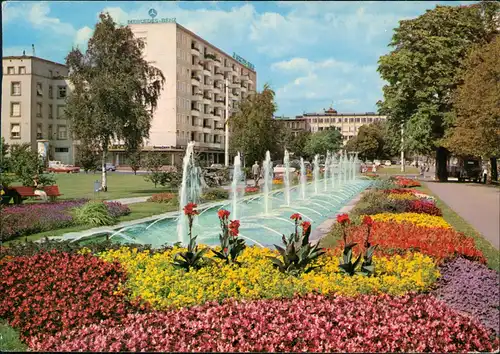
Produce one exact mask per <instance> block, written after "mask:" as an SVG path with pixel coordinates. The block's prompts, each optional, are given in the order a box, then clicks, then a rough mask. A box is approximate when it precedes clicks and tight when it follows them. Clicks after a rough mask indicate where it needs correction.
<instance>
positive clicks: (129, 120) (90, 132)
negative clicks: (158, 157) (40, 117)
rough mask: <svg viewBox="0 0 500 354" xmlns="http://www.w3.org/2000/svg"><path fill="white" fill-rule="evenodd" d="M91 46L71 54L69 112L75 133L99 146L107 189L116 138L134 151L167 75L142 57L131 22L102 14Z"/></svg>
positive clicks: (144, 134) (146, 130)
mask: <svg viewBox="0 0 500 354" xmlns="http://www.w3.org/2000/svg"><path fill="white" fill-rule="evenodd" d="M99 18H100V21H99V22H98V23H97V24H96V27H95V30H94V34H93V36H92V37H91V38H90V40H89V42H88V49H87V51H86V52H85V53H82V52H81V51H80V50H79V49H78V48H76V49H73V50H72V51H71V52H70V53H69V54H68V56H67V58H66V63H67V65H68V68H69V80H70V82H71V84H72V86H73V87H72V90H71V92H70V94H69V97H68V100H67V105H66V115H67V118H68V119H69V121H70V123H71V125H70V128H71V132H72V134H73V135H74V138H75V139H77V140H81V141H84V142H89V143H91V144H92V145H96V146H98V147H99V152H100V154H101V164H102V182H101V184H102V188H103V190H104V191H107V180H106V168H105V164H106V157H107V154H108V150H109V146H110V144H111V142H112V141H113V140H115V141H117V140H118V141H123V143H124V145H125V146H126V147H127V149H128V150H130V151H135V150H136V149H137V148H138V147H139V146H140V144H141V143H142V141H143V140H144V139H145V138H147V137H148V136H149V130H150V127H151V120H152V116H153V113H154V111H155V109H156V105H157V101H158V98H159V95H160V92H161V90H162V88H163V84H164V81H165V78H164V76H163V74H162V72H161V71H160V70H158V69H157V68H155V67H153V66H151V65H149V64H148V62H147V61H146V60H145V59H144V58H143V55H142V49H143V48H144V43H142V41H141V40H139V39H136V38H134V35H133V33H132V31H131V30H130V28H129V27H121V26H117V25H116V23H115V22H114V21H113V19H112V18H111V16H110V15H109V14H108V13H106V14H100V16H99Z"/></svg>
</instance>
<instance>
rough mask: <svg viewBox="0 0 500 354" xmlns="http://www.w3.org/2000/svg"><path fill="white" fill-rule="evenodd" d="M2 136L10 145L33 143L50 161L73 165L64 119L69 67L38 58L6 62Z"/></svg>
mask: <svg viewBox="0 0 500 354" xmlns="http://www.w3.org/2000/svg"><path fill="white" fill-rule="evenodd" d="M2 66H3V83H2V125H1V135H2V136H3V137H4V138H5V142H6V143H7V144H22V143H29V144H31V147H32V149H34V150H38V151H39V152H40V153H41V154H43V155H45V156H46V157H47V158H48V159H51V160H59V161H62V162H64V163H73V161H74V156H75V149H74V145H73V141H72V140H71V139H70V134H69V124H68V122H67V120H66V119H65V117H64V107H65V100H66V96H67V94H68V84H67V81H66V79H65V77H66V76H67V75H68V69H67V68H66V66H65V65H63V64H59V63H55V62H52V61H49V60H45V59H42V58H38V57H35V56H26V55H22V56H9V57H4V58H3V60H2Z"/></svg>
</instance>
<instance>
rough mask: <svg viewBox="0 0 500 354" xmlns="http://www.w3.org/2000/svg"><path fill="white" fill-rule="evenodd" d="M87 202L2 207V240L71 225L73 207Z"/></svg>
mask: <svg viewBox="0 0 500 354" xmlns="http://www.w3.org/2000/svg"><path fill="white" fill-rule="evenodd" d="M85 203H87V200H84V199H82V200H73V201H64V202H56V203H43V204H24V205H13V206H8V207H4V208H1V209H0V221H1V222H0V229H1V235H2V236H1V237H2V241H4V242H5V241H8V240H12V239H13V238H16V237H21V236H27V235H31V234H35V233H38V232H44V231H50V230H54V229H59V228H64V227H69V226H71V225H72V224H73V217H72V215H71V209H73V208H75V207H79V206H82V205H84V204H85Z"/></svg>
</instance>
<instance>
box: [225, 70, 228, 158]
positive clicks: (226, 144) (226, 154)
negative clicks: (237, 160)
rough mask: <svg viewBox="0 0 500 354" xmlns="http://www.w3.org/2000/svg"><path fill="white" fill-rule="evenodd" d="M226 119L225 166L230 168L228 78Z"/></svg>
mask: <svg viewBox="0 0 500 354" xmlns="http://www.w3.org/2000/svg"><path fill="white" fill-rule="evenodd" d="M225 118H226V119H225V120H224V123H225V126H226V134H225V135H226V137H225V139H224V145H225V147H224V164H225V165H226V167H229V81H228V79H227V78H226V117H225Z"/></svg>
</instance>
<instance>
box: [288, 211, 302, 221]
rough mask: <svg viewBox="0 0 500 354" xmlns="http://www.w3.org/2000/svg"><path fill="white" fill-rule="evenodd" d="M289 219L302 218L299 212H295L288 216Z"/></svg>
mask: <svg viewBox="0 0 500 354" xmlns="http://www.w3.org/2000/svg"><path fill="white" fill-rule="evenodd" d="M290 219H292V220H296V221H297V220H302V216H300V214H299V213H295V214H292V216H290Z"/></svg>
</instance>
